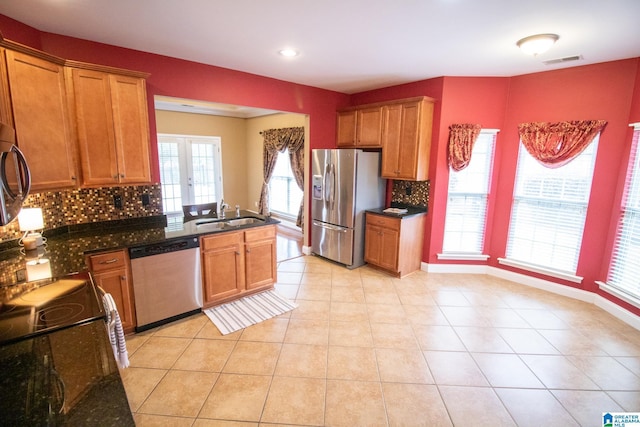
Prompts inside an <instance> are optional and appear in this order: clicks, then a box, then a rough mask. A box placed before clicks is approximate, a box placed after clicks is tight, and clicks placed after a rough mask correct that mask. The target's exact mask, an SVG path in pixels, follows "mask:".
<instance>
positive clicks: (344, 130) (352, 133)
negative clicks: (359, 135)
mask: <svg viewBox="0 0 640 427" xmlns="http://www.w3.org/2000/svg"><path fill="white" fill-rule="evenodd" d="M337 133H338V135H337V138H336V145H337V146H338V148H346V147H354V146H355V144H356V111H355V110H350V111H338V122H337Z"/></svg>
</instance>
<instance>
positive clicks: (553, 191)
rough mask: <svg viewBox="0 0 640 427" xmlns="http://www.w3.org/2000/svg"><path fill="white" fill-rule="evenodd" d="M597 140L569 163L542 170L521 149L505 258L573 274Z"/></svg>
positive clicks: (587, 200)
mask: <svg viewBox="0 0 640 427" xmlns="http://www.w3.org/2000/svg"><path fill="white" fill-rule="evenodd" d="M598 139H599V135H598V136H596V137H595V138H594V140H593V141H592V142H591V143H590V144H589V146H588V147H587V148H586V149H585V150H584V151H583V152H582V153H581V154H580V155H579V156H578V157H576V158H575V159H574V160H573V161H571V162H570V163H568V164H567V165H565V166H562V167H560V168H555V169H550V168H547V167H544V166H542V165H541V164H540V163H538V161H537V160H535V159H534V158H533V157H531V155H530V154H529V153H528V152H527V150H526V149H525V148H524V146H523V145H522V143H521V144H520V152H519V155H518V166H517V169H516V183H515V189H514V200H513V207H512V210H511V221H510V224H509V236H508V239H507V259H508V260H511V261H517V262H520V263H523V264H530V265H532V266H535V267H542V268H544V269H547V270H551V271H558V272H560V273H569V274H575V272H576V269H577V265H578V258H579V256H580V246H581V244H582V234H583V230H584V222H585V218H586V214H587V205H588V202H589V195H590V193H591V181H592V177H593V168H594V164H595V157H596V150H597V143H598Z"/></svg>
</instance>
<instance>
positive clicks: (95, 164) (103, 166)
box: [72, 69, 118, 185]
mask: <svg viewBox="0 0 640 427" xmlns="http://www.w3.org/2000/svg"><path fill="white" fill-rule="evenodd" d="M72 76H73V89H74V90H73V92H74V98H75V105H76V117H77V122H78V140H79V145H80V158H81V160H82V182H83V184H84V185H102V184H115V183H117V182H118V164H117V157H116V145H115V143H114V141H115V134H114V130H113V114H112V108H111V92H110V89H109V78H108V75H107V74H105V73H102V72H98V71H91V70H81V69H73V71H72Z"/></svg>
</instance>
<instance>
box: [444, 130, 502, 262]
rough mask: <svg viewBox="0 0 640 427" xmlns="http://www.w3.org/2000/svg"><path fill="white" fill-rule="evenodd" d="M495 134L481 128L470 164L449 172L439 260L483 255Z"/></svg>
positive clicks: (482, 257)
mask: <svg viewBox="0 0 640 427" xmlns="http://www.w3.org/2000/svg"><path fill="white" fill-rule="evenodd" d="M496 133H497V131H496V130H483V131H481V132H480V134H479V135H478V139H477V140H476V142H475V144H474V146H473V151H472V153H471V162H470V163H469V165H468V166H467V167H466V168H465V169H463V170H461V171H459V172H455V171H453V170H451V171H450V174H449V193H448V194H449V196H448V200H447V212H446V217H445V225H444V241H443V244H442V250H443V252H444V254H439V256H438V257H439V258H441V259H443V258H458V259H460V258H468V257H467V256H464V257H462V256H460V255H462V254H467V255H474V254H475V255H480V254H482V251H483V249H484V234H485V233H484V231H485V224H486V217H487V200H488V198H489V185H490V178H491V170H492V165H493V152H494V147H495V139H496ZM447 254H448V255H447ZM454 254H457V255H454ZM480 259H486V256H480Z"/></svg>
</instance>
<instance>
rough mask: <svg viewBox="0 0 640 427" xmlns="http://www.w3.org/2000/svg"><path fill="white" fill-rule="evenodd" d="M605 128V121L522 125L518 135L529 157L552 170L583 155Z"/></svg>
mask: <svg viewBox="0 0 640 427" xmlns="http://www.w3.org/2000/svg"><path fill="white" fill-rule="evenodd" d="M606 124H607V122H606V121H605V120H574V121H567V122H557V123H547V122H539V123H522V124H520V125H519V126H518V131H519V133H520V140H521V141H522V144H523V145H524V147H525V148H526V149H527V151H528V152H529V154H531V155H532V156H533V157H534V158H535V159H536V160H538V161H539V162H540V163H542V165H544V166H546V167H548V168H552V169H553V168H559V167H561V166H564V165H566V164H567V163H569V162H570V161H571V160H573V159H574V158H576V156H578V155H579V154H580V153H582V152H583V151H584V149H585V148H587V146H589V144H590V143H591V141H593V138H595V136H596V135H597V134H598V133H599V132H601V131H602V129H603V128H604V127H605V125H606Z"/></svg>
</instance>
